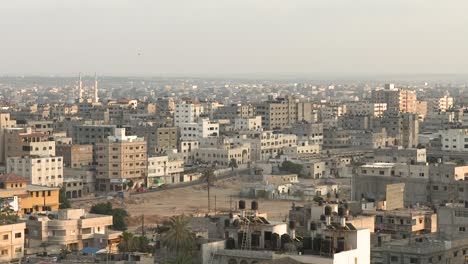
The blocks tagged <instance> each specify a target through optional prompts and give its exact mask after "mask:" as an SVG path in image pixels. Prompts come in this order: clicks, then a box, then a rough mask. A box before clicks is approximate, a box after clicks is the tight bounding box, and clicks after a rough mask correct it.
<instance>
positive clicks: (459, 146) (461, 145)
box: [439, 128, 468, 151]
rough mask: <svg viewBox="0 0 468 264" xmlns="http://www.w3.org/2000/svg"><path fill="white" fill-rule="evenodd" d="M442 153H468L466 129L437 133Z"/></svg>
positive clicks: (467, 131) (467, 133)
mask: <svg viewBox="0 0 468 264" xmlns="http://www.w3.org/2000/svg"><path fill="white" fill-rule="evenodd" d="M439 134H440V137H441V140H442V141H441V143H442V150H444V151H468V128H459V129H447V130H441V131H439Z"/></svg>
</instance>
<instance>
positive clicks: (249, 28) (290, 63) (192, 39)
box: [0, 0, 468, 76]
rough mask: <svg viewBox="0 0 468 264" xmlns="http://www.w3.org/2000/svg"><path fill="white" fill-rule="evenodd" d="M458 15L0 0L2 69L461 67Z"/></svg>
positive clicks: (313, 0) (465, 37)
mask: <svg viewBox="0 0 468 264" xmlns="http://www.w3.org/2000/svg"><path fill="white" fill-rule="evenodd" d="M467 10H468V1H466V0H448V1H443V0H165V1H162V0H127V1H124V0H29V1H21V0H0V43H1V44H0V75H5V74H26V75H29V74H45V75H54V74H59V75H75V74H77V73H78V72H80V71H81V72H84V73H90V74H91V73H94V72H95V71H96V72H98V73H99V74H106V75H203V76H210V75H232V74H249V75H253V74H267V75H268V74H270V75H273V76H274V75H275V74H299V75H301V74H302V75H308V74H332V75H341V74H346V75H353V74H366V75H367V74H400V73H406V74H419V73H437V74H467V73H468V15H467V14H466V12H467ZM138 53H141V55H138Z"/></svg>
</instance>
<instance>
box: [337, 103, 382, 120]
mask: <svg viewBox="0 0 468 264" xmlns="http://www.w3.org/2000/svg"><path fill="white" fill-rule="evenodd" d="M386 110H387V104H386V103H370V102H352V103H346V107H345V113H346V114H348V115H367V116H374V117H379V116H382V115H383V113H384V112H385V111H386Z"/></svg>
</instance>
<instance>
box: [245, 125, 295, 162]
mask: <svg viewBox="0 0 468 264" xmlns="http://www.w3.org/2000/svg"><path fill="white" fill-rule="evenodd" d="M250 144H251V157H252V161H256V160H268V159H269V158H275V157H277V156H279V155H281V154H284V148H285V147H294V146H296V145H297V136H296V135H292V134H281V133H274V132H273V131H263V132H259V133H257V134H254V135H253V140H250Z"/></svg>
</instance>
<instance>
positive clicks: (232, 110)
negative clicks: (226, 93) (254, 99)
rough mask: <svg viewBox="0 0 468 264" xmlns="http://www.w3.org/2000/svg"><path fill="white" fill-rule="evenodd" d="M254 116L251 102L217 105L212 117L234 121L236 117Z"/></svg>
mask: <svg viewBox="0 0 468 264" xmlns="http://www.w3.org/2000/svg"><path fill="white" fill-rule="evenodd" d="M252 117H254V107H253V106H252V105H251V104H231V105H225V106H222V107H218V108H217V109H216V110H215V111H214V113H213V118H214V119H227V120H229V121H230V122H231V123H234V122H235V120H236V118H240V119H245V118H252Z"/></svg>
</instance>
